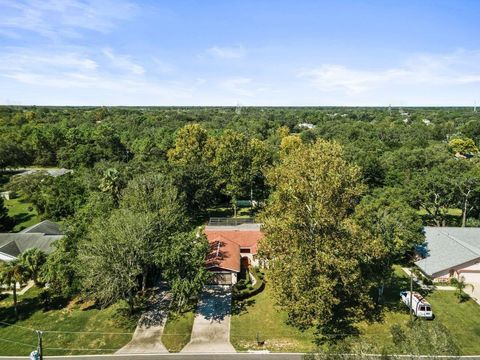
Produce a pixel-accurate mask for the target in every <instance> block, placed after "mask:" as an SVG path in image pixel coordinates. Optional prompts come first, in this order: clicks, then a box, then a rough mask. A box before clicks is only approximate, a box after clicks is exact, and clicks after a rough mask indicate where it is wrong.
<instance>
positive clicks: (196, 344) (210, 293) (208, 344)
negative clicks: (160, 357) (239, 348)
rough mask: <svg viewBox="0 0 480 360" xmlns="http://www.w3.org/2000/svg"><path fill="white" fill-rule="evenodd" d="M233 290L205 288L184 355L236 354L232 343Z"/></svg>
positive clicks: (221, 287)
mask: <svg viewBox="0 0 480 360" xmlns="http://www.w3.org/2000/svg"><path fill="white" fill-rule="evenodd" d="M231 310H232V289H231V287H230V286H227V285H208V286H205V287H204V289H203V292H202V295H201V296H200V300H199V302H198V306H197V313H196V314H195V320H194V322H193V329H192V337H191V338H190V342H189V343H188V344H187V345H186V346H185V347H184V348H183V349H182V351H181V352H182V353H234V352H235V349H234V347H233V346H232V344H231V343H230V314H231Z"/></svg>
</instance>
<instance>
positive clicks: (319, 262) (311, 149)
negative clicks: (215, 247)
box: [260, 140, 384, 339]
mask: <svg viewBox="0 0 480 360" xmlns="http://www.w3.org/2000/svg"><path fill="white" fill-rule="evenodd" d="M267 179H268V181H269V183H270V185H271V186H272V187H273V189H274V190H273V192H272V194H271V196H270V199H269V201H268V203H267V206H266V208H265V210H264V212H263V214H262V215H261V220H262V222H263V231H264V233H265V238H264V239H263V240H262V241H261V243H260V251H261V253H262V255H263V256H264V257H266V258H267V259H268V260H269V267H270V271H269V280H270V283H271V284H272V287H273V290H274V294H275V297H276V300H277V301H278V303H279V305H280V306H282V307H283V308H284V309H285V310H286V311H287V312H288V315H289V320H290V321H291V322H292V323H293V324H295V325H297V326H300V327H304V328H305V327H310V326H315V327H317V330H318V332H319V335H320V337H321V338H322V337H323V336H325V337H327V336H328V335H327V334H331V335H332V336H333V338H334V337H335V335H337V336H341V334H345V333H346V332H348V331H350V330H351V327H352V324H353V322H355V321H357V320H359V319H360V318H362V317H363V316H364V315H365V313H366V312H367V310H368V309H369V308H370V307H371V306H372V301H371V297H370V290H371V289H372V287H373V286H374V283H373V281H372V279H371V278H369V277H368V276H367V275H368V271H366V270H365V268H368V267H369V266H370V265H371V262H372V261H373V259H378V258H379V257H382V256H384V254H383V252H384V249H383V246H382V244H381V242H380V241H378V239H376V238H375V237H374V236H372V235H371V234H369V233H368V232H366V231H364V230H363V229H362V228H361V227H359V226H358V225H356V224H355V222H354V221H353V219H352V213H353V210H354V207H355V204H356V203H357V202H358V199H359V197H360V195H361V194H362V193H363V191H364V186H363V185H362V184H361V183H360V181H359V179H360V171H359V169H358V168H357V167H356V166H354V165H350V164H348V163H347V162H346V161H345V160H344V159H343V154H342V149H341V147H340V146H339V145H338V144H337V143H335V142H328V141H325V140H317V141H316V142H315V143H314V144H312V145H302V146H300V147H299V148H297V149H296V150H293V151H292V152H290V153H289V154H288V155H286V156H284V157H283V159H282V161H281V162H280V163H279V164H278V165H277V166H275V167H274V168H273V169H272V170H271V171H269V172H268V173H267ZM325 337H323V339H324V338H325Z"/></svg>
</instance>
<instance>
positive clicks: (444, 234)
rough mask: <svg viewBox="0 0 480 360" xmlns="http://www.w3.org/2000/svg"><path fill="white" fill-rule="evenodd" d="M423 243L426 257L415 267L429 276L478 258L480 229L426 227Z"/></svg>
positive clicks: (479, 256) (479, 253)
mask: <svg viewBox="0 0 480 360" xmlns="http://www.w3.org/2000/svg"><path fill="white" fill-rule="evenodd" d="M425 242H426V250H427V255H426V257H425V258H424V259H422V260H419V261H417V262H416V263H415V265H417V266H418V267H419V268H420V269H421V270H422V271H423V272H424V273H425V274H427V275H430V276H431V275H434V274H436V273H438V272H440V271H445V270H448V269H451V268H454V267H456V266H458V265H461V264H464V263H467V262H469V261H472V260H475V259H478V258H480V228H459V227H428V226H427V227H426V228H425Z"/></svg>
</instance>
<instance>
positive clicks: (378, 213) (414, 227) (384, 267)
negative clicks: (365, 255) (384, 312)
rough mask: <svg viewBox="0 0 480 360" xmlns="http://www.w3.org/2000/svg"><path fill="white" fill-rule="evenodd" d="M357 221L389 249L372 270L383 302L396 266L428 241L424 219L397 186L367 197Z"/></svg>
mask: <svg viewBox="0 0 480 360" xmlns="http://www.w3.org/2000/svg"><path fill="white" fill-rule="evenodd" d="M355 220H356V222H357V223H358V225H359V226H360V227H362V228H363V229H368V231H369V232H370V233H371V234H372V235H373V236H375V237H376V238H378V239H381V241H382V242H383V246H384V248H385V249H386V253H385V256H384V257H383V258H379V259H378V261H377V262H376V264H375V265H376V266H375V267H372V270H373V272H372V273H371V276H373V277H378V278H379V282H380V284H381V286H380V288H379V299H378V300H379V301H380V300H381V299H382V296H383V290H384V282H385V279H387V278H388V277H389V276H390V275H391V273H392V265H393V264H394V263H395V262H397V261H400V260H402V258H404V256H405V254H407V253H409V252H411V251H412V250H414V247H415V246H416V245H420V244H422V243H423V242H424V240H425V236H424V234H423V224H422V220H421V218H420V216H419V215H418V214H417V211H416V210H415V209H413V208H412V207H411V206H410V205H409V204H408V202H407V200H406V199H405V198H404V197H403V195H402V193H401V191H400V190H398V189H395V188H386V189H378V190H376V191H374V192H373V193H372V194H371V195H367V196H365V197H363V198H362V201H361V202H360V204H359V205H358V206H357V207H356V209H355Z"/></svg>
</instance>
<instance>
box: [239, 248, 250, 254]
mask: <svg viewBox="0 0 480 360" xmlns="http://www.w3.org/2000/svg"><path fill="white" fill-rule="evenodd" d="M240 253H242V254H250V248H241V249H240Z"/></svg>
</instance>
